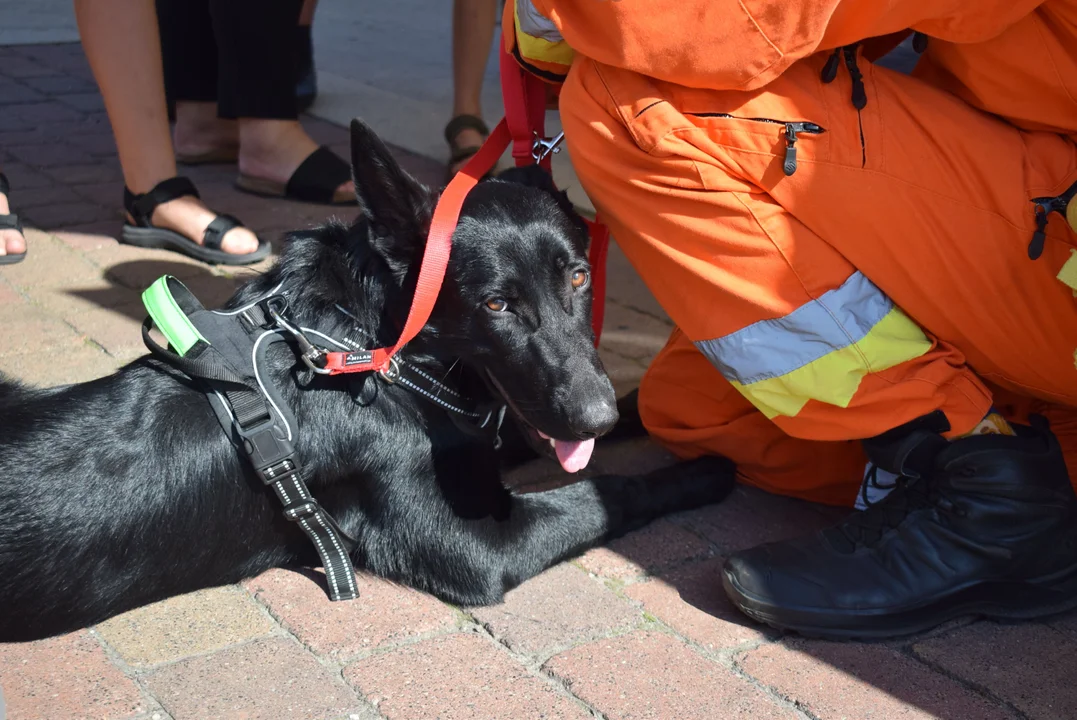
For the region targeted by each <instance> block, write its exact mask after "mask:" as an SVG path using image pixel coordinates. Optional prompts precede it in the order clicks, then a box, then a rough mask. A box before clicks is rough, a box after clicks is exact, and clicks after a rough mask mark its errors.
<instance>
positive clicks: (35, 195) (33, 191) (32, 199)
mask: <svg viewBox="0 0 1077 720" xmlns="http://www.w3.org/2000/svg"><path fill="white" fill-rule="evenodd" d="M83 199H84V198H82V197H80V196H79V195H78V194H77V193H75V191H74V190H72V189H71V188H69V187H67V186H66V185H48V186H45V187H38V188H22V189H20V190H19V194H18V200H19V204H18V208H17V212H19V213H22V214H25V213H26V211H27V209H28V208H38V207H42V206H52V205H59V204H63V203H73V202H79V201H81V200H83Z"/></svg>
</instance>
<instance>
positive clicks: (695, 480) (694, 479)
mask: <svg viewBox="0 0 1077 720" xmlns="http://www.w3.org/2000/svg"><path fill="white" fill-rule="evenodd" d="M664 475H665V477H664V478H663V479H662V481H663V482H673V483H676V484H677V485H679V486H680V488H681V491H682V492H683V493H684V498H685V501H686V504H690V505H692V506H693V507H698V506H700V505H712V504H714V503H717V502H721V501H722V500H725V498H726V496H727V495H729V493H730V492H732V491H733V487H734V486H735V485H736V480H737V466H736V464H735V463H734V462H733V461H732V460H730V459H729V458H725V457H721V456H719V455H706V456H703V457H700V458H696V459H695V460H685V461H682V462H678V463H675V464H674V465H671V466H669V467H667V468H664Z"/></svg>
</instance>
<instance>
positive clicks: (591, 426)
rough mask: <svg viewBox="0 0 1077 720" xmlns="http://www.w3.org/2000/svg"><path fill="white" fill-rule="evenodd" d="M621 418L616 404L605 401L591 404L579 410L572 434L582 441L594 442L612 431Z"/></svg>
mask: <svg viewBox="0 0 1077 720" xmlns="http://www.w3.org/2000/svg"><path fill="white" fill-rule="evenodd" d="M619 417H620V416H619V415H618V414H617V405H616V403H614V402H607V401H605V400H601V401H596V402H590V403H587V404H586V405H583V406H581V407H580V408H579V414H578V415H577V416H576V417H575V418H574V421H573V423H572V432H573V434H574V435H575V436H576V437H577V438H578V439H580V440H593V439H595V438H597V437H600V436H602V435H605V434H606V433H608V432H609V431H610V430H612V429H613V426H614V425H616V424H617V420H618V418H619Z"/></svg>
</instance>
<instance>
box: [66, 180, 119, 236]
mask: <svg viewBox="0 0 1077 720" xmlns="http://www.w3.org/2000/svg"><path fill="white" fill-rule="evenodd" d="M70 187H71V192H72V194H73V195H75V196H76V197H77V198H79V199H81V200H89V201H90V202H92V203H94V204H96V205H100V206H101V207H104V208H109V209H111V210H114V211H115V214H116V222H115V225H116V228H117V232H119V229H120V228H121V227H122V219H121V216H120V213H121V211H122V200H123V181H122V180H113V181H111V182H100V183H90V184H88V185H71V186H70Z"/></svg>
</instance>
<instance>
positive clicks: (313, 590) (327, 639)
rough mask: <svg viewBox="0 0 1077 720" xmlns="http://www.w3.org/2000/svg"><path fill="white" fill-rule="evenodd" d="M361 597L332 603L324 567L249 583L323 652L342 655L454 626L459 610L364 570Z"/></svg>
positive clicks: (277, 572) (290, 627) (275, 573)
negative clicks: (326, 588)
mask: <svg viewBox="0 0 1077 720" xmlns="http://www.w3.org/2000/svg"><path fill="white" fill-rule="evenodd" d="M358 580H359V598H360V599H359V600H357V601H355V602H338V603H331V602H328V601H327V600H326V597H325V575H324V573H322V572H320V571H319V572H313V571H306V570H304V571H299V570H291V569H288V570H284V569H276V570H270V571H269V572H267V573H263V574H262V575H259V576H258V577H256V578H254V579H252V580H248V581H247V582H246V583H245V584H246V586H247V587H248V588H249V589H250V590H251V591H252V592H253V593H254V594H255V596H256V597H257V598H258V599H259V600H261V601H262V602H264V603H265V604H266V605H267V606H268V607H269V611H270V612H271V613H272V614H273V615H274V617H276V618H278V619H279V620H280V622H281V624H283V625H284V627H286V628H287V629H288V630H290V631H291V632H292V633H293V634H294V635H295V636H296V637H297V638H299V640H300V642H302V643H303V644H304V645H306V646H307V647H309V648H310V649H311V650H313V651H314V652H315V653H317V654H319V655H325V656H329V657H332V658H333V659H335V660H338V661H339V660H344V659H347V658H350V657H354V656H355V655H357V654H358V653H361V652H365V651H369V650H374V649H376V648H378V647H381V646H383V645H386V644H389V643H395V642H399V641H402V640H408V639H411V638H415V637H419V636H422V635H425V634H427V633H432V632H436V631H439V630H446V629H450V628H453V627H455V626H456V617H457V616H456V613H455V612H454V611H453V609H452V608H450V607H449V606H447V605H445V604H443V603H441V602H439V601H438V600H437V599H435V598H433V597H431V596H430V595H426V594H424V593H420V592H416V591H415V590H410V589H408V588H404V587H401V586H399V585H395V584H393V583H390V582H387V581H385V580H381V579H379V578H375V577H371V576H369V575H360V576H359V577H358Z"/></svg>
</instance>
